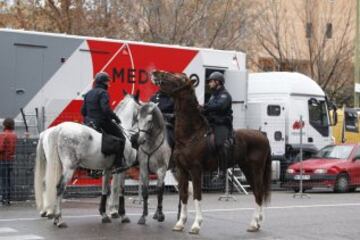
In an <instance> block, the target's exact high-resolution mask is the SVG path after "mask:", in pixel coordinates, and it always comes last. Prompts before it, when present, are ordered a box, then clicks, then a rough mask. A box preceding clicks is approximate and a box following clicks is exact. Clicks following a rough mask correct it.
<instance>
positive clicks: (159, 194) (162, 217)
mask: <svg viewBox="0 0 360 240" xmlns="http://www.w3.org/2000/svg"><path fill="white" fill-rule="evenodd" d="M165 174H166V169H160V170H159V171H158V174H157V176H158V182H157V199H158V206H157V209H156V212H155V214H154V216H153V219H156V220H158V221H159V222H163V221H164V220H165V215H164V213H163V211H162V209H163V206H162V202H163V195H164V190H165V184H164V179H165Z"/></svg>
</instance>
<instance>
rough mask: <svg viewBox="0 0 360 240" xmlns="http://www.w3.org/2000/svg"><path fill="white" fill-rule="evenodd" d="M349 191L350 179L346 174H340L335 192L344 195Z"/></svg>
mask: <svg viewBox="0 0 360 240" xmlns="http://www.w3.org/2000/svg"><path fill="white" fill-rule="evenodd" d="M348 191H349V177H348V176H347V175H346V174H340V175H339V176H338V177H337V179H336V182H335V187H334V192H338V193H344V192H348Z"/></svg>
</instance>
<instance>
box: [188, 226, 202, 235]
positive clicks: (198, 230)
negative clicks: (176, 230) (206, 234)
mask: <svg viewBox="0 0 360 240" xmlns="http://www.w3.org/2000/svg"><path fill="white" fill-rule="evenodd" d="M199 232H200V227H192V228H191V231H190V232H189V233H190V234H199Z"/></svg>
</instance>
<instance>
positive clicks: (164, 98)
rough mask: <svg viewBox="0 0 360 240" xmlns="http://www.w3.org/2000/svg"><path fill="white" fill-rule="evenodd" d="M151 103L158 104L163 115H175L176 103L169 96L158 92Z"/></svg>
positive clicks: (151, 99)
mask: <svg viewBox="0 0 360 240" xmlns="http://www.w3.org/2000/svg"><path fill="white" fill-rule="evenodd" d="M150 101H151V102H153V103H157V104H158V107H159V109H160V111H161V112H162V113H163V114H173V113H174V101H173V100H172V98H171V97H169V96H168V95H166V94H164V93H162V92H160V91H158V92H157V93H155V94H154V95H153V96H152V97H151V98H150Z"/></svg>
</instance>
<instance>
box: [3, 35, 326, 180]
mask: <svg viewBox="0 0 360 240" xmlns="http://www.w3.org/2000/svg"><path fill="white" fill-rule="evenodd" d="M152 69H161V70H166V71H172V72H184V73H186V74H188V75H189V76H190V77H191V78H198V79H199V85H198V86H197V88H196V95H197V97H198V100H199V102H200V103H203V102H204V101H205V98H206V94H207V88H206V85H205V79H206V78H207V76H209V74H211V73H212V72H213V71H220V72H223V73H224V74H225V77H226V87H227V89H228V90H229V92H230V93H231V95H232V97H233V111H234V128H254V129H260V130H261V131H263V132H265V133H266V134H267V136H268V138H269V140H270V143H271V147H272V151H273V152H272V153H273V158H274V160H275V161H274V163H275V164H274V166H275V168H274V171H275V172H274V176H275V179H277V178H279V174H280V171H279V167H276V166H279V163H280V162H281V163H287V162H291V161H292V160H293V158H294V156H295V155H296V151H297V150H298V142H299V141H298V138H299V133H298V132H297V131H295V130H293V128H292V125H293V123H294V121H296V120H298V119H299V115H302V116H303V119H304V121H305V128H304V129H305V131H304V134H305V136H304V137H305V138H304V139H305V143H306V147H308V149H309V150H310V149H311V151H313V150H315V149H319V148H320V147H322V146H324V145H326V144H328V143H330V142H331V133H330V127H329V124H328V123H329V116H328V113H327V103H326V101H325V95H324V92H323V91H322V90H321V89H320V87H319V86H318V85H317V84H316V83H315V82H314V81H312V80H311V79H309V78H307V77H306V76H304V75H301V74H297V73H262V74H250V77H248V71H247V69H246V55H245V53H242V52H237V51H224V50H215V49H203V48H191V47H182V46H174V45H164V44H154V43H144V42H132V41H123V40H114V39H106V38H93V37H83V36H70V35H65V34H52V33H40V32H31V31H23V30H10V29H0V81H1V88H0V96H1V101H0V119H3V118H5V117H13V118H15V119H16V123H17V129H18V131H26V132H30V135H32V136H36V135H37V134H38V133H39V132H40V131H41V130H43V129H45V128H47V127H49V126H52V125H55V124H57V123H59V122H62V121H77V122H81V121H82V117H81V115H80V107H81V105H82V96H83V94H84V93H85V92H86V91H88V90H89V89H90V88H91V86H92V81H93V77H94V75H95V74H96V73H97V72H99V71H106V72H108V73H109V74H110V75H111V77H112V81H111V84H110V88H109V92H110V97H111V99H112V102H111V105H112V107H114V108H115V107H116V105H117V104H118V103H119V102H120V101H121V99H122V96H123V95H122V94H121V93H122V90H127V91H128V92H132V93H133V92H135V91H137V90H140V98H141V100H143V101H147V100H148V99H149V97H150V96H151V95H152V94H153V93H154V91H155V90H156V87H155V86H153V85H152V84H151V81H149V72H150V71H151V70H152ZM318 121H320V123H318ZM21 129H22V130H21ZM19 134H20V135H21V133H19Z"/></svg>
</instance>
